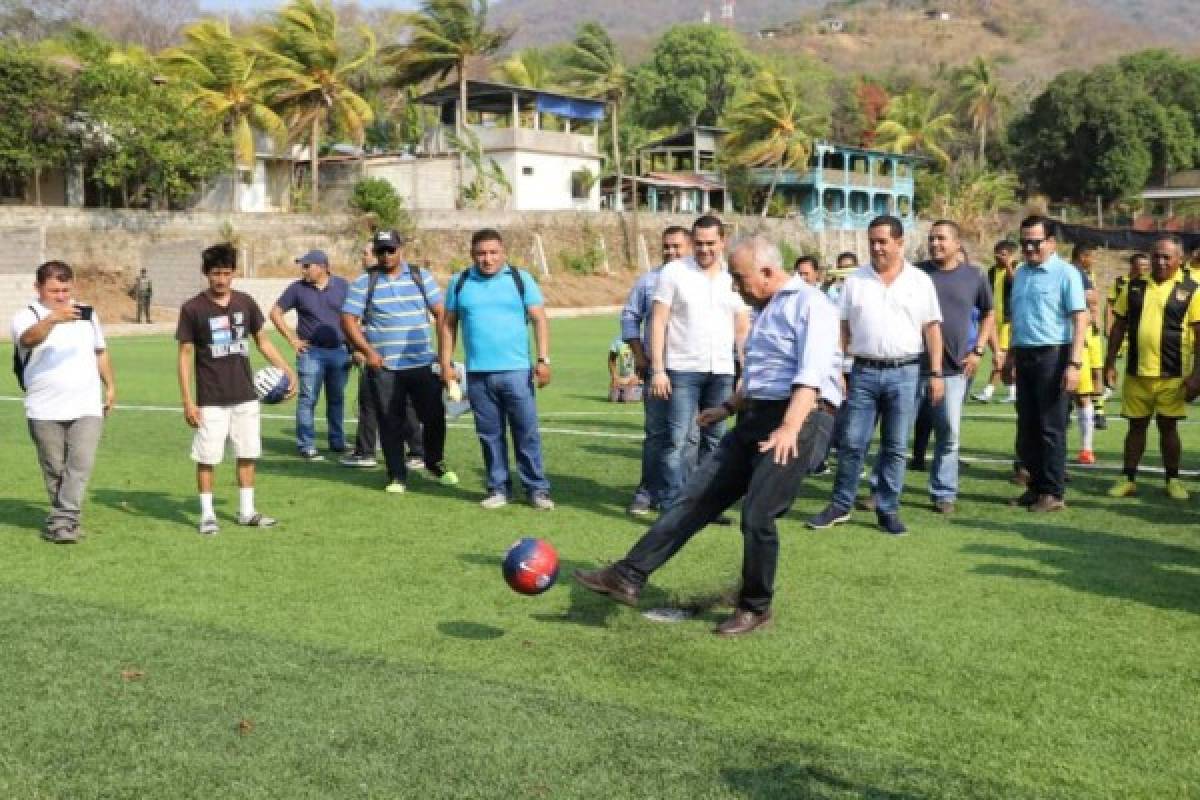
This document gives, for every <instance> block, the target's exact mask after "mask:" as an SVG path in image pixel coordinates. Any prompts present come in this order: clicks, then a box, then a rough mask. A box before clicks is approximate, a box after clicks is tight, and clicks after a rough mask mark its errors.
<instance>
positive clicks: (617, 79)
mask: <svg viewBox="0 0 1200 800" xmlns="http://www.w3.org/2000/svg"><path fill="white" fill-rule="evenodd" d="M567 75H568V76H569V77H570V80H571V81H572V82H573V83H574V84H575V85H576V86H578V87H579V89H580V91H582V92H584V93H585V94H587V95H589V96H591V97H602V98H604V102H605V103H607V104H608V124H609V139H610V142H609V146H610V147H611V148H612V164H613V171H614V172H615V173H616V176H617V189H616V192H615V193H614V197H615V201H614V202H615V205H614V208H615V209H616V210H617V211H623V210H624V196H623V194H624V185H625V174H624V169H623V166H622V164H621V132H620V119H621V103H622V101H623V100H624V99H625V96H626V95H627V94H628V93H629V88H630V83H631V76H630V73H629V71H628V70H627V69H626V68H625V64H624V62H623V61H622V60H621V54H620V53H619V52H618V51H617V47H616V45H615V44H613V40H612V38H611V37H609V35H608V31H606V30H604V28H603V27H601V26H600V25H599V24H597V23H595V22H585V23H584V24H582V25H580V26H579V30H578V31H576V33H575V40H574V43H573V44H572V47H571V50H570V51H569V53H568V55H567Z"/></svg>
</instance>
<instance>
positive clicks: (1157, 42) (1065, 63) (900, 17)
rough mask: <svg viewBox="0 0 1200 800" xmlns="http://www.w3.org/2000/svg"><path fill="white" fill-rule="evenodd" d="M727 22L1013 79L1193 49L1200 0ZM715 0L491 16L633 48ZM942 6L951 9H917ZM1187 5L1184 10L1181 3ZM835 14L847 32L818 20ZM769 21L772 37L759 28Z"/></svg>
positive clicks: (892, 5)
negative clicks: (999, 65) (588, 28)
mask: <svg viewBox="0 0 1200 800" xmlns="http://www.w3.org/2000/svg"><path fill="white" fill-rule="evenodd" d="M735 3H736V6H735V8H736V15H735V27H736V28H737V29H738V30H739V31H741V32H743V33H744V34H746V35H747V37H748V41H749V46H750V47H751V49H753V50H755V51H759V52H771V51H774V52H784V53H786V52H804V53H807V54H809V55H812V56H814V57H816V58H819V59H821V60H823V61H825V62H827V63H829V64H830V66H832V67H833V68H834V69H836V70H839V71H841V70H850V71H853V72H871V73H876V74H879V73H887V72H897V71H899V72H910V73H911V72H916V71H921V70H925V69H927V68H929V67H936V66H937V65H938V64H944V65H946V66H956V65H958V64H962V63H965V62H967V61H969V60H970V59H971V58H972V57H973V56H974V55H976V54H983V55H987V56H999V55H1006V56H1008V57H1009V58H1010V59H1011V62H1010V63H1009V64H1008V65H1007V66H1006V67H1005V68H1004V69H1003V70H1002V72H1003V74H1004V75H1005V77H1006V78H1007V79H1008V80H1010V81H1012V82H1014V83H1024V84H1031V85H1040V84H1042V83H1044V82H1045V81H1046V80H1047V79H1048V78H1049V77H1051V76H1053V75H1054V74H1056V73H1058V72H1061V71H1062V70H1064V69H1068V68H1072V67H1079V68H1087V67H1090V66H1093V65H1095V64H1097V63H1100V62H1103V61H1108V60H1111V59H1112V58H1115V57H1116V56H1118V55H1120V54H1122V53H1126V52H1130V51H1132V50H1139V49H1143V48H1145V47H1151V46H1174V47H1177V48H1180V49H1183V50H1185V51H1189V52H1192V53H1197V52H1200V49H1198V48H1200V45H1198V38H1200V37H1196V36H1195V35H1194V31H1195V30H1196V25H1197V23H1196V17H1195V11H1196V9H1195V7H1196V6H1198V5H1200V0H1138V2H1130V0H941V1H940V2H932V1H931V0H840V2H826V1H825V0H735ZM720 7H721V0H605V1H604V2H581V1H580V0H570V2H564V0H501V1H500V2H498V3H496V5H494V6H493V10H492V13H493V17H494V19H495V21H496V22H497V23H499V24H502V25H508V26H512V27H514V28H515V29H516V31H517V33H516V36H515V37H514V39H513V42H512V47H514V48H519V47H528V46H532V45H537V46H546V45H549V44H554V43H557V42H562V41H566V40H569V39H570V38H571V36H572V34H573V33H574V31H575V29H576V28H577V26H578V25H579V24H580V23H582V22H586V21H588V20H594V21H596V22H599V23H600V24H602V25H604V26H605V28H607V29H608V31H609V32H610V34H611V35H612V37H613V39H614V40H616V41H617V42H618V43H619V44H620V45H621V47H622V49H623V50H624V51H625V52H626V54H627V56H628V57H629V58H630V59H631V60H637V59H640V58H641V57H643V56H644V55H645V53H646V51H647V50H648V48H649V47H650V46H651V43H652V42H653V40H654V39H655V38H657V36H658V35H660V34H661V33H662V31H663V30H665V29H666V28H668V27H670V26H672V25H676V24H679V23H684V22H700V21H702V20H703V19H704V16H705V13H706V12H708V13H709V14H710V16H711V19H712V20H713V22H714V24H717V23H719V21H720ZM933 9H937V10H940V11H946V12H947V13H948V14H949V16H950V19H949V20H948V21H931V20H929V19H927V18H926V16H925V12H926V11H929V10H933ZM1189 12H1190V13H1189ZM828 18H836V19H838V20H841V21H843V22H845V23H846V30H847V32H845V33H836V34H833V33H828V32H824V33H822V32H820V31H822V30H824V29H823V28H822V26H821V25H820V21H821V20H823V19H828ZM765 29H774V33H773V35H774V38H772V39H762V38H759V36H758V33H759V32H760V31H764V30H765Z"/></svg>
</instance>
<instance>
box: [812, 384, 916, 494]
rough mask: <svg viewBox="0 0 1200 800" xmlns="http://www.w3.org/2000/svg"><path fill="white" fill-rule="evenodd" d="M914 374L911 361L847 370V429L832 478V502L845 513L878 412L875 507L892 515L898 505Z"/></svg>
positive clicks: (912, 406)
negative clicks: (898, 364) (903, 364)
mask: <svg viewBox="0 0 1200 800" xmlns="http://www.w3.org/2000/svg"><path fill="white" fill-rule="evenodd" d="M918 377H919V368H918V366H917V365H916V364H909V365H908V366H905V367H884V368H878V367H866V366H862V365H858V364H856V365H855V367H854V370H853V372H851V373H850V380H849V387H848V391H847V395H846V427H845V429H844V430H843V431H842V439H841V442H839V443H838V468H837V477H836V478H834V482H833V500H832V503H833V505H834V506H836V507H837V508H839V509H842V510H844V511H848V510H850V509H851V508H853V507H854V497H855V494H856V493H857V491H858V479H859V476H860V475H861V474H862V466H863V461H864V460H865V458H866V455H867V449H868V448H869V447H870V445H871V434H872V433H873V432H874V430H875V419H876V416H877V415H878V417H879V423H880V431H879V440H880V441H879V459H878V462H877V464H878V469H879V485H878V486H877V487H876V489H875V494H876V506H875V508H876V510H878V511H881V512H883V513H893V512H895V511H896V510H897V509H898V508H899V507H900V492H901V490H902V489H903V488H904V460H905V453H906V451H907V449H908V431H909V427H910V426H911V425H912V421H913V415H914V413H915V411H916V406H917V380H918Z"/></svg>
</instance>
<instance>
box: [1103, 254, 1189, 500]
mask: <svg viewBox="0 0 1200 800" xmlns="http://www.w3.org/2000/svg"><path fill="white" fill-rule="evenodd" d="M1182 264H1183V244H1182V242H1181V241H1180V240H1179V238H1178V237H1175V236H1170V235H1165V236H1162V237H1160V238H1159V239H1158V240H1157V241H1156V242H1155V243H1154V249H1153V251H1152V252H1151V256H1150V267H1151V272H1150V277H1149V279H1147V278H1138V279H1136V280H1133V281H1130V282H1129V286H1128V287H1127V288H1126V290H1125V292H1124V293H1123V294H1122V295H1121V296H1120V297H1119V298H1118V299H1117V305H1116V308H1115V312H1116V320H1115V322H1114V324H1113V330H1112V336H1111V337H1110V338H1109V340H1108V355H1107V358H1106V359H1105V362H1104V379H1105V381H1106V382H1107V383H1108V385H1109V386H1113V385H1114V384H1116V382H1117V367H1116V362H1117V352H1118V351H1119V350H1120V348H1121V339H1122V338H1124V337H1125V336H1126V334H1128V352H1129V355H1128V357H1127V358H1126V361H1125V371H1126V375H1125V380H1124V383H1123V384H1122V387H1121V397H1122V406H1121V414H1122V416H1124V417H1126V418H1127V419H1128V420H1129V432H1128V433H1127V434H1126V435H1125V461H1124V472H1125V477H1124V478H1122V479H1121V480H1120V481H1118V482H1117V484H1116V485H1115V486H1113V487H1112V488H1111V489H1110V490H1109V492H1108V493H1109V495H1110V496H1112V497H1129V496H1131V495H1133V494H1135V493H1136V492H1137V470H1138V464H1139V462H1140V461H1141V459H1142V453H1143V452H1145V449H1146V431H1147V430H1148V429H1149V427H1150V417H1152V416H1155V417H1157V418H1158V434H1159V449H1160V450H1161V451H1162V459H1163V467H1164V469H1165V471H1166V479H1167V486H1166V489H1167V494H1168V495H1169V496H1170V497H1171V498H1172V499H1173V500H1187V498H1188V491H1187V489H1186V488H1184V485H1183V483H1182V482H1181V481H1180V480H1179V462H1180V458H1181V455H1182V450H1183V446H1182V444H1181V442H1180V439H1179V427H1178V423H1179V420H1181V419H1183V418H1184V417H1186V416H1187V405H1186V404H1187V403H1188V402H1189V401H1191V400H1192V399H1194V398H1195V397H1196V395H1198V394H1200V361H1197V360H1196V357H1195V342H1196V337H1197V334H1200V292H1198V291H1197V284H1196V282H1195V281H1194V280H1192V279H1191V278H1189V277H1186V276H1184V275H1183V273H1182V271H1181V270H1180V267H1181V266H1182ZM1189 368H1190V371H1189ZM1185 375H1186V376H1187V377H1186V378H1185V377H1184V376H1185Z"/></svg>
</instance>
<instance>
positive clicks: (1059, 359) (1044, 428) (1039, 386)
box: [1009, 345, 1071, 498]
mask: <svg viewBox="0 0 1200 800" xmlns="http://www.w3.org/2000/svg"><path fill="white" fill-rule="evenodd" d="M1009 354H1010V355H1011V356H1012V357H1013V358H1014V359H1015V361H1013V366H1014V367H1015V368H1016V372H1017V381H1016V386H1017V458H1019V459H1020V460H1021V463H1022V465H1024V467H1025V469H1027V470H1029V489H1030V490H1032V491H1034V492H1037V493H1038V494H1051V495H1054V496H1055V497H1058V498H1061V497H1062V496H1063V494H1064V492H1065V491H1066V488H1067V415H1068V413H1069V412H1070V406H1069V400H1070V396H1069V395H1068V394H1067V392H1066V390H1065V389H1063V385H1062V381H1063V373H1064V372H1066V369H1067V361H1068V360H1069V359H1070V358H1071V346H1070V345H1051V346H1047V347H1013V348H1011V349H1010V350H1009Z"/></svg>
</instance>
